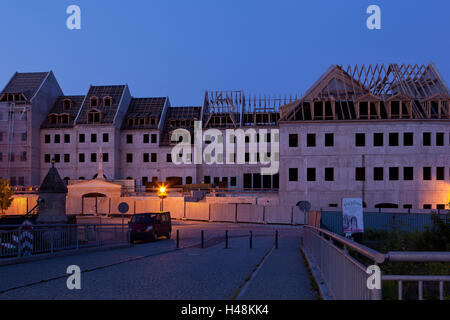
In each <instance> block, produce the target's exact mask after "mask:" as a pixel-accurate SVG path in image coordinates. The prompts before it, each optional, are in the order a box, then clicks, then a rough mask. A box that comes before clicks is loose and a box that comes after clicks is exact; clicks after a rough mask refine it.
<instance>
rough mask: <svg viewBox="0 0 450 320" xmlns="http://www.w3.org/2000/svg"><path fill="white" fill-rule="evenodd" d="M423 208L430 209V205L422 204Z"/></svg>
mask: <svg viewBox="0 0 450 320" xmlns="http://www.w3.org/2000/svg"><path fill="white" fill-rule="evenodd" d="M423 208H424V209H431V204H424V205H423Z"/></svg>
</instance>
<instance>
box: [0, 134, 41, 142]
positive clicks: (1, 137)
mask: <svg viewBox="0 0 450 320" xmlns="http://www.w3.org/2000/svg"><path fill="white" fill-rule="evenodd" d="M45 137H46V138H47V136H45ZM48 139H49V141H48V143H50V136H48ZM1 141H3V132H0V142H1ZM46 141H47V140H46ZM46 143H47V142H46Z"/></svg>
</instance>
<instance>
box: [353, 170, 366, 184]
mask: <svg viewBox="0 0 450 320" xmlns="http://www.w3.org/2000/svg"><path fill="white" fill-rule="evenodd" d="M355 180H356V181H365V180H366V168H364V167H361V168H355Z"/></svg>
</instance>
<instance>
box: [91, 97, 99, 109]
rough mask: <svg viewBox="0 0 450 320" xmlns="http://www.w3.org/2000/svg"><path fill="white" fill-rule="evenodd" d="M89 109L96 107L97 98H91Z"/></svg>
mask: <svg viewBox="0 0 450 320" xmlns="http://www.w3.org/2000/svg"><path fill="white" fill-rule="evenodd" d="M91 107H98V98H97V97H92V98H91Z"/></svg>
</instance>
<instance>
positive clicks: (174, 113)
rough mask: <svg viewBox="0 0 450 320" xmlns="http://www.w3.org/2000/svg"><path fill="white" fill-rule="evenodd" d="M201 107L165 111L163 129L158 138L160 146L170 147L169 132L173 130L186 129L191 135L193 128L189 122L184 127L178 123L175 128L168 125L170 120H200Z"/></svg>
mask: <svg viewBox="0 0 450 320" xmlns="http://www.w3.org/2000/svg"><path fill="white" fill-rule="evenodd" d="M201 110H202V107H170V108H169V109H168V110H167V114H166V118H165V120H164V129H163V132H162V135H161V138H160V145H162V146H168V145H170V138H171V134H170V133H171V132H172V131H173V130H175V129H178V128H182V129H187V130H189V131H190V132H191V133H193V130H194V127H192V126H191V122H190V121H186V123H185V126H182V125H181V124H180V123H178V124H176V127H172V126H171V125H170V122H171V120H193V119H196V120H200V113H201Z"/></svg>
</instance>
